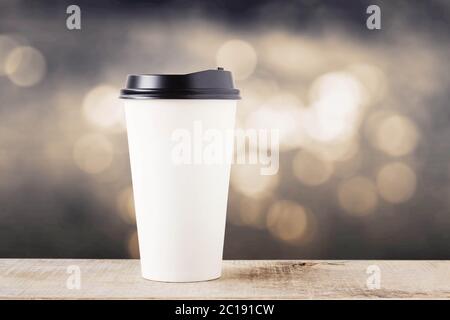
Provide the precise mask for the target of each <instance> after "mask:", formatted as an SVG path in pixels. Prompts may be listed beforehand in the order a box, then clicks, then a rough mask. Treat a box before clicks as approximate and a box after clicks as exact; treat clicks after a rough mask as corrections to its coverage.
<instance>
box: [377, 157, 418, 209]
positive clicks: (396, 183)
mask: <svg viewBox="0 0 450 320" xmlns="http://www.w3.org/2000/svg"><path fill="white" fill-rule="evenodd" d="M376 183H377V189H378V193H379V194H380V196H381V197H382V198H383V199H384V200H386V201H387V202H391V203H401V202H405V201H407V200H409V199H410V198H411V197H412V196H413V194H414V192H415V190H416V183H417V178H416V174H415V173H414V171H413V170H412V169H411V168H410V167H409V166H408V165H406V164H405V163H402V162H393V163H388V164H386V165H384V166H383V167H382V168H381V169H380V170H379V172H378V174H377V180H376Z"/></svg>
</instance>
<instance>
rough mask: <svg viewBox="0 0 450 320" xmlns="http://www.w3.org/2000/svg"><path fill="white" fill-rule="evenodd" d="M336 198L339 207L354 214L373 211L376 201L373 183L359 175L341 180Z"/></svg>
mask: <svg viewBox="0 0 450 320" xmlns="http://www.w3.org/2000/svg"><path fill="white" fill-rule="evenodd" d="M338 199H339V205H340V206H341V208H342V209H344V210H345V211H346V212H347V213H349V214H351V215H355V216H363V215H367V214H369V213H371V212H373V211H374V209H375V208H376V206H377V202H378V197H377V194H376V188H375V186H374V184H373V183H372V181H370V180H369V179H367V178H365V177H361V176H357V177H353V178H351V179H349V180H346V181H344V182H342V183H341V184H340V185H339V187H338Z"/></svg>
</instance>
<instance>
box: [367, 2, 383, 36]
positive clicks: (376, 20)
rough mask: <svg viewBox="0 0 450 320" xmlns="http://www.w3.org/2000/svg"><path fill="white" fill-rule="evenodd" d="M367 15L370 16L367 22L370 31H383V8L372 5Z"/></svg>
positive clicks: (368, 8)
mask: <svg viewBox="0 0 450 320" xmlns="http://www.w3.org/2000/svg"><path fill="white" fill-rule="evenodd" d="M366 13H367V14H370V16H369V17H368V18H367V20H366V26H367V29H369V30H380V29H381V8H380V7H379V6H377V5H376V4H372V5H370V6H368V7H367V10H366Z"/></svg>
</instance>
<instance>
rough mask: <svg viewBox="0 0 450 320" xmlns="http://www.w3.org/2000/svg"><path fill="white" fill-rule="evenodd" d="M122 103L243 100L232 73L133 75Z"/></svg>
mask: <svg viewBox="0 0 450 320" xmlns="http://www.w3.org/2000/svg"><path fill="white" fill-rule="evenodd" d="M120 98H122V99H231V100H237V99H240V98H241V97H240V95H239V90H238V89H236V88H235V87H234V85H233V78H232V75H231V72H230V71H225V70H223V68H217V70H205V71H199V72H194V73H188V74H138V75H129V76H128V79H127V86H126V88H125V89H122V90H121V91H120Z"/></svg>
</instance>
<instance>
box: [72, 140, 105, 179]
mask: <svg viewBox="0 0 450 320" xmlns="http://www.w3.org/2000/svg"><path fill="white" fill-rule="evenodd" d="M73 157H74V160H75V163H76V164H77V165H78V167H79V168H80V169H81V170H83V171H85V172H87V173H90V174H96V173H100V172H102V171H104V170H105V169H107V168H108V167H109V166H110V165H111V162H112V160H113V145H112V143H111V142H110V141H109V140H108V139H107V138H106V137H105V136H103V135H101V134H96V133H93V134H86V135H84V136H82V137H81V138H79V139H78V140H77V141H76V143H75V145H74V148H73Z"/></svg>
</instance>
